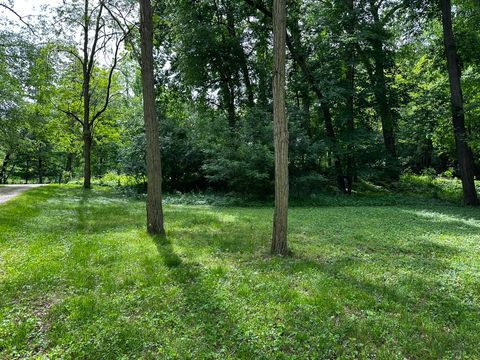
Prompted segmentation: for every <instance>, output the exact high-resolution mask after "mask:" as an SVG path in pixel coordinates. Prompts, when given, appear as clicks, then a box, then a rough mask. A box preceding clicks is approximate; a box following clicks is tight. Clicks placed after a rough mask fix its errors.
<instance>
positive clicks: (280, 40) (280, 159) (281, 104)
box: [272, 0, 288, 255]
mask: <svg viewBox="0 0 480 360" xmlns="http://www.w3.org/2000/svg"><path fill="white" fill-rule="evenodd" d="M285 44H286V5H285V0H274V1H273V129H274V130H273V138H274V144H275V212H274V215H273V237H272V254H280V255H286V254H288V244H287V231H288V123H287V118H286V113H285V56H286V54H285V52H286V51H285Z"/></svg>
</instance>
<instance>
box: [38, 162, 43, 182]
mask: <svg viewBox="0 0 480 360" xmlns="http://www.w3.org/2000/svg"><path fill="white" fill-rule="evenodd" d="M37 168H38V183H39V184H43V159H42V156H41V155H38V159H37Z"/></svg>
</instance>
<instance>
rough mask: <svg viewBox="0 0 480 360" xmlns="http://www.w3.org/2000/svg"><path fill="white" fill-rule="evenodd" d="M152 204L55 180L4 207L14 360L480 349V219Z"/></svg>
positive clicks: (428, 209) (462, 213) (444, 209)
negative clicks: (283, 244)
mask: <svg viewBox="0 0 480 360" xmlns="http://www.w3.org/2000/svg"><path fill="white" fill-rule="evenodd" d="M144 211H145V204H144V203H143V202H142V201H135V200H132V199H129V198H127V197H123V196H122V195H120V194H118V193H115V192H113V191H112V190H110V189H108V188H95V189H94V190H93V191H91V192H83V191H82V190H81V189H80V188H79V187H56V186H50V187H45V188H39V189H34V190H31V191H29V192H27V193H25V194H23V195H21V196H20V197H18V198H16V199H15V200H12V201H10V202H8V203H6V204H3V205H0V358H7V359H8V358H26V357H27V358H28V357H35V356H39V357H40V358H42V357H44V358H55V357H58V358H75V359H78V358H89V359H102V358H104V359H118V358H147V359H148V358H152V359H154V358H162V359H163V358H172V359H173V358H180V359H184V358H192V359H202V358H218V359H225V358H245V359H271V358H279V359H282V358H289V359H290V358H298V359H305V358H311V359H321V358H325V359H332V358H341V359H356V358H380V359H404V358H416V359H438V358H470V359H476V358H479V357H480V348H479V347H478V344H479V343H480V231H479V230H480V213H479V211H478V209H471V208H461V207H455V206H446V205H441V206H431V205H430V206H422V204H421V203H419V204H418V205H412V206H362V205H361V203H359V204H357V205H356V206H342V207H304V208H293V209H291V211H290V243H291V248H292V250H293V254H294V255H293V256H292V257H290V258H272V257H270V256H269V255H268V249H269V239H270V234H271V219H272V210H271V209H270V208H268V207H263V208H262V207H260V208H240V207H238V208H233V207H222V208H220V207H213V206H185V205H168V206H167V207H166V211H165V216H166V225H167V239H166V240H165V239H154V238H151V237H149V236H148V235H146V233H145V231H144V227H145V226H144V221H145V220H144Z"/></svg>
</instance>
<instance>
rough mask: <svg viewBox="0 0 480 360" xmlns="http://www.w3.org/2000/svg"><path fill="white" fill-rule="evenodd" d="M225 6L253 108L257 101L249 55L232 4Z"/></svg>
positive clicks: (246, 89)
mask: <svg viewBox="0 0 480 360" xmlns="http://www.w3.org/2000/svg"><path fill="white" fill-rule="evenodd" d="M224 6H225V7H226V9H227V26H228V33H229V35H230V37H231V39H232V40H234V41H235V44H234V46H235V49H234V51H235V52H236V53H237V56H238V61H239V62H240V70H241V72H242V77H243V81H244V85H245V92H246V94H247V106H248V107H249V108H250V109H251V108H253V106H254V105H255V102H254V94H253V85H252V82H251V80H250V74H249V72H248V63H247V56H246V55H245V51H244V49H243V46H242V43H241V41H240V40H241V39H237V30H236V29H235V14H234V13H233V12H232V9H231V5H229V4H224ZM237 40H238V41H237Z"/></svg>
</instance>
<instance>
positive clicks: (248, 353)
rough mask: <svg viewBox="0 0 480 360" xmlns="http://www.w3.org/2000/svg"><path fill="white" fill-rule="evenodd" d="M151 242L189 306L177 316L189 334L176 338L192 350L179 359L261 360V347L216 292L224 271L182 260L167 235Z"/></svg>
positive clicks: (171, 280) (170, 280) (180, 334)
mask: <svg viewBox="0 0 480 360" xmlns="http://www.w3.org/2000/svg"><path fill="white" fill-rule="evenodd" d="M152 241H153V242H154V243H155V245H156V246H157V250H158V253H159V255H160V258H161V259H162V261H163V264H164V265H165V266H166V267H167V268H168V269H169V272H168V274H169V282H170V283H171V284H173V285H175V286H177V287H178V288H179V289H180V290H181V294H182V297H183V298H184V301H185V304H186V307H185V308H183V309H182V311H181V312H180V313H179V314H178V316H180V317H181V318H182V322H183V323H184V325H187V329H188V330H187V331H188V335H187V336H185V334H182V333H178V334H176V335H177V337H178V339H179V341H180V342H182V341H186V342H190V343H191V346H192V347H191V348H190V349H189V350H188V351H189V353H188V354H182V353H181V352H180V353H179V356H180V357H182V356H185V357H193V358H195V357H197V358H198V357H205V356H207V357H212V358H216V357H218V356H220V357H223V356H225V357H228V356H234V357H239V358H252V357H254V358H261V355H262V344H259V343H257V341H256V339H255V338H252V336H249V335H248V334H246V333H245V331H244V329H242V327H241V325H240V323H239V321H240V319H239V317H236V316H234V315H233V314H232V313H231V309H230V307H229V305H228V304H227V302H226V299H225V298H223V297H221V296H220V295H219V294H218V292H217V290H218V289H217V284H218V281H220V280H221V277H222V275H221V271H220V272H219V273H216V271H217V269H208V268H206V267H205V266H204V265H203V264H201V263H198V262H195V261H191V260H189V259H188V258H187V259H182V258H181V257H180V256H179V255H178V254H177V253H176V252H175V250H174V247H173V245H172V243H171V242H170V241H169V240H168V239H167V237H166V236H153V237H152ZM212 271H213V272H212ZM212 274H215V275H217V274H220V275H219V277H217V276H215V275H212ZM180 339H182V340H180ZM182 345H183V346H182ZM182 345H180V346H179V347H178V348H177V349H171V350H172V351H173V352H177V351H178V350H179V349H183V350H181V351H184V350H185V349H188V347H185V346H184V345H185V344H182ZM255 354H257V356H255Z"/></svg>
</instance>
